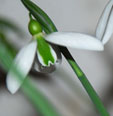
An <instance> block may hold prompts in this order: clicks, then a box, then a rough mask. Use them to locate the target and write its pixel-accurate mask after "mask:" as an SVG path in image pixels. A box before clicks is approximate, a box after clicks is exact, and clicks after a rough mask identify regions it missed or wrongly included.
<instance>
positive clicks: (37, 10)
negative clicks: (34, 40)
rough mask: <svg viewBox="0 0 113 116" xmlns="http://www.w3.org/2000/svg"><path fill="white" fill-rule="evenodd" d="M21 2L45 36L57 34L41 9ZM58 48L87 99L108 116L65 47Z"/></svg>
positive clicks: (102, 113) (26, 1)
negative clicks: (45, 33) (39, 25)
mask: <svg viewBox="0 0 113 116" xmlns="http://www.w3.org/2000/svg"><path fill="white" fill-rule="evenodd" d="M21 1H22V3H23V4H24V5H25V7H26V8H27V9H28V10H29V11H30V13H31V14H32V15H33V16H34V17H35V18H36V19H37V21H38V22H40V24H41V25H42V27H43V29H44V30H45V32H47V34H49V33H52V32H57V28H56V27H55V25H54V23H53V22H52V21H51V19H50V18H49V16H48V15H47V14H46V13H45V12H44V11H43V10H42V9H41V8H39V7H38V6H37V5H36V4H34V3H33V2H31V1H30V0H21ZM59 48H60V51H61V52H62V54H63V55H64V56H65V58H66V59H67V61H68V62H69V64H70V65H71V67H72V69H73V70H74V72H75V73H76V75H77V77H78V79H79V80H80V81H81V83H82V85H83V87H84V88H85V90H86V91H87V93H88V95H89V97H90V98H91V100H92V102H93V103H94V104H95V106H96V108H97V110H98V111H99V112H100V114H101V116H109V113H108V112H107V110H106V108H105V107H104V105H103V103H102V102H101V100H100V98H99V97H98V95H97V93H96V92H95V90H94V89H93V87H92V86H91V84H90V83H89V81H88V79H87V78H86V76H85V74H84V73H83V71H82V70H81V69H80V68H79V66H78V65H77V63H76V62H75V60H74V59H73V57H72V55H71V54H70V52H69V51H68V49H67V48H66V47H61V46H59Z"/></svg>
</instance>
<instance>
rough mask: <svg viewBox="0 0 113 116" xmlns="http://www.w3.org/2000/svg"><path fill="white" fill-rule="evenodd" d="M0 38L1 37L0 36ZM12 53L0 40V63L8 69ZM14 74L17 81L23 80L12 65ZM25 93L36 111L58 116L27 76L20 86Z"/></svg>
mask: <svg viewBox="0 0 113 116" xmlns="http://www.w3.org/2000/svg"><path fill="white" fill-rule="evenodd" d="M0 39H2V38H1V37H0ZM13 58H14V56H13V54H12V53H11V52H10V51H9V49H8V48H7V47H6V45H5V44H4V43H1V42H0V63H1V65H2V67H3V68H4V69H5V70H6V71H8V70H10V66H11V64H12V62H13ZM12 71H13V73H14V74H16V75H17V77H18V81H20V82H21V81H22V82H23V78H24V77H23V75H22V73H21V72H19V70H17V69H16V67H15V66H14V67H13V68H12ZM21 89H22V90H23V92H24V93H25V95H26V96H27V97H28V98H29V99H30V101H31V102H32V103H33V104H34V106H35V107H36V109H37V112H39V113H41V114H42V115H43V116H60V115H59V113H57V111H56V110H55V108H54V107H53V106H52V105H51V103H50V102H49V101H48V100H47V99H46V98H45V97H44V96H43V94H42V93H41V92H40V91H39V90H38V88H35V86H34V85H33V84H32V83H31V81H30V80H29V79H28V78H27V79H26V80H25V82H24V84H23V86H22V88H21Z"/></svg>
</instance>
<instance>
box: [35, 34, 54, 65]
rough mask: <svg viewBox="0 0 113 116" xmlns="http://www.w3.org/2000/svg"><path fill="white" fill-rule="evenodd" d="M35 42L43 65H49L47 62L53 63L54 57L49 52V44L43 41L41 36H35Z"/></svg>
mask: <svg viewBox="0 0 113 116" xmlns="http://www.w3.org/2000/svg"><path fill="white" fill-rule="evenodd" d="M37 43H38V46H37V50H38V53H39V54H40V56H41V58H42V60H43V63H44V64H45V66H49V65H50V64H49V62H51V63H52V64H54V63H55V59H54V57H53V55H52V53H51V48H50V45H49V44H48V43H47V42H46V41H45V39H44V38H43V37H42V36H37ZM42 65H43V64H42Z"/></svg>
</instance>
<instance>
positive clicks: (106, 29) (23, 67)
mask: <svg viewBox="0 0 113 116" xmlns="http://www.w3.org/2000/svg"><path fill="white" fill-rule="evenodd" d="M112 33H113V0H111V1H110V2H109V3H108V5H107V6H106V8H105V10H104V12H103V14H102V16H101V18H100V20H99V23H98V25H97V29H96V35H95V37H93V36H90V35H86V34H81V33H74V32H55V33H52V34H49V35H46V36H44V35H43V36H42V35H40V34H38V35H36V37H34V38H33V41H32V42H31V43H29V44H28V45H27V46H25V47H24V48H22V49H21V50H20V52H19V53H18V54H17V56H16V58H15V60H14V63H13V65H15V66H16V67H17V68H19V69H20V71H21V72H22V73H23V75H24V77H26V76H27V74H28V73H29V71H30V69H31V67H32V65H33V63H34V59H36V60H37V63H35V64H34V67H35V68H36V70H37V71H40V72H44V71H45V70H46V71H45V72H51V70H49V68H50V67H51V66H54V65H56V64H57V62H58V61H59V59H60V58H61V54H60V52H59V51H58V50H56V49H53V47H54V46H53V47H52V46H51V45H50V44H49V43H53V44H55V45H59V46H66V47H71V48H77V49H87V50H97V51H102V50H103V49H104V44H105V43H106V42H107V41H108V40H109V39H110V37H111V35H112ZM40 37H41V38H43V39H40ZM45 40H46V41H47V42H49V43H47V42H46V41H45ZM46 44H47V45H46ZM37 48H38V49H37ZM56 51H57V52H56ZM36 54H37V55H36ZM44 69H45V70H44ZM15 76H16V75H14V74H13V72H12V68H11V69H10V71H9V73H8V75H7V87H8V89H9V91H10V92H11V93H15V92H16V91H17V90H18V89H19V88H20V86H21V84H22V82H21V83H20V82H19V81H17V79H16V78H15ZM24 79H25V78H24ZM24 79H23V81H24Z"/></svg>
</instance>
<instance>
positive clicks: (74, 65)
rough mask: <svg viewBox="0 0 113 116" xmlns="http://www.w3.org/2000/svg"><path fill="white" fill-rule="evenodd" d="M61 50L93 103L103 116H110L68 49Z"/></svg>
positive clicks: (62, 48)
mask: <svg viewBox="0 0 113 116" xmlns="http://www.w3.org/2000/svg"><path fill="white" fill-rule="evenodd" d="M60 50H61V51H62V53H63V55H64V56H65V58H66V59H67V61H68V62H69V64H70V65H71V67H72V69H73V71H74V72H75V73H76V75H77V77H78V79H79V80H80V82H81V83H82V85H83V87H84V88H85V90H86V91H87V93H88V95H89V97H90V98H91V100H92V102H93V103H94V104H95V106H96V108H97V109H98V111H99V112H100V114H101V116H110V115H109V113H108V112H107V110H106V108H105V107H104V105H103V103H102V101H101V100H100V98H99V96H98V95H97V93H96V91H95V90H94V89H93V87H92V85H91V84H90V82H89V81H88V79H87V77H86V76H85V74H84V73H83V71H82V70H81V69H80V67H79V66H78V64H77V63H76V61H75V60H74V59H73V57H72V56H71V54H70V53H69V51H68V49H66V48H65V47H60ZM67 54H68V55H67Z"/></svg>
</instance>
